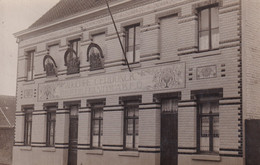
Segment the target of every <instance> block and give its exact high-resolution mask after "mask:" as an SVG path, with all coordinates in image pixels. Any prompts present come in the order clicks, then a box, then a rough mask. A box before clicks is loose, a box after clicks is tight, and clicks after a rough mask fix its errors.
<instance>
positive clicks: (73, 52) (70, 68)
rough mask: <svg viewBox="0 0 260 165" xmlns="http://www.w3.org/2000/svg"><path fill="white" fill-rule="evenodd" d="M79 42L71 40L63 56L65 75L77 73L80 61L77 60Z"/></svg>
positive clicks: (78, 40)
mask: <svg viewBox="0 0 260 165" xmlns="http://www.w3.org/2000/svg"><path fill="white" fill-rule="evenodd" d="M79 42H80V39H77V40H72V41H70V42H69V46H68V49H67V51H66V52H65V55H64V61H65V66H67V74H74V73H79V71H80V60H79V56H78V53H79Z"/></svg>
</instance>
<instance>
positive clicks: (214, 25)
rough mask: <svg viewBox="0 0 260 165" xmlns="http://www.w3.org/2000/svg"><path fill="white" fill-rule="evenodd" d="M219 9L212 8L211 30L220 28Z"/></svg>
mask: <svg viewBox="0 0 260 165" xmlns="http://www.w3.org/2000/svg"><path fill="white" fill-rule="evenodd" d="M218 15H219V13H218V8H217V7H213V8H211V29H214V28H218V27H219V17H218Z"/></svg>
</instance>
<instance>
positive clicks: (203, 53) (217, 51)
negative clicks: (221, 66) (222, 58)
mask: <svg viewBox="0 0 260 165" xmlns="http://www.w3.org/2000/svg"><path fill="white" fill-rule="evenodd" d="M220 54H221V51H220V49H213V50H207V51H199V52H197V53H196V56H195V57H193V58H200V57H206V56H213V55H220Z"/></svg>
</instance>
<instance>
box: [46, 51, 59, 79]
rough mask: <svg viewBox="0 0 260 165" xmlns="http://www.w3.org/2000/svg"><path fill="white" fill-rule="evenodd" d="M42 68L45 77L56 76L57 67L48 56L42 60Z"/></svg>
mask: <svg viewBox="0 0 260 165" xmlns="http://www.w3.org/2000/svg"><path fill="white" fill-rule="evenodd" d="M43 68H44V71H46V75H47V76H57V65H56V63H55V61H54V59H53V58H52V57H51V56H50V55H48V54H47V55H46V56H44V58H43Z"/></svg>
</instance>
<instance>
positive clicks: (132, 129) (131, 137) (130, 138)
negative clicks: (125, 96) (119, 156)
mask: <svg viewBox="0 0 260 165" xmlns="http://www.w3.org/2000/svg"><path fill="white" fill-rule="evenodd" d="M124 104H125V111H124V133H125V134H124V139H125V140H124V148H126V149H137V148H138V144H139V138H138V132H139V101H134V100H133V101H132V100H131V101H125V103H124Z"/></svg>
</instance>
